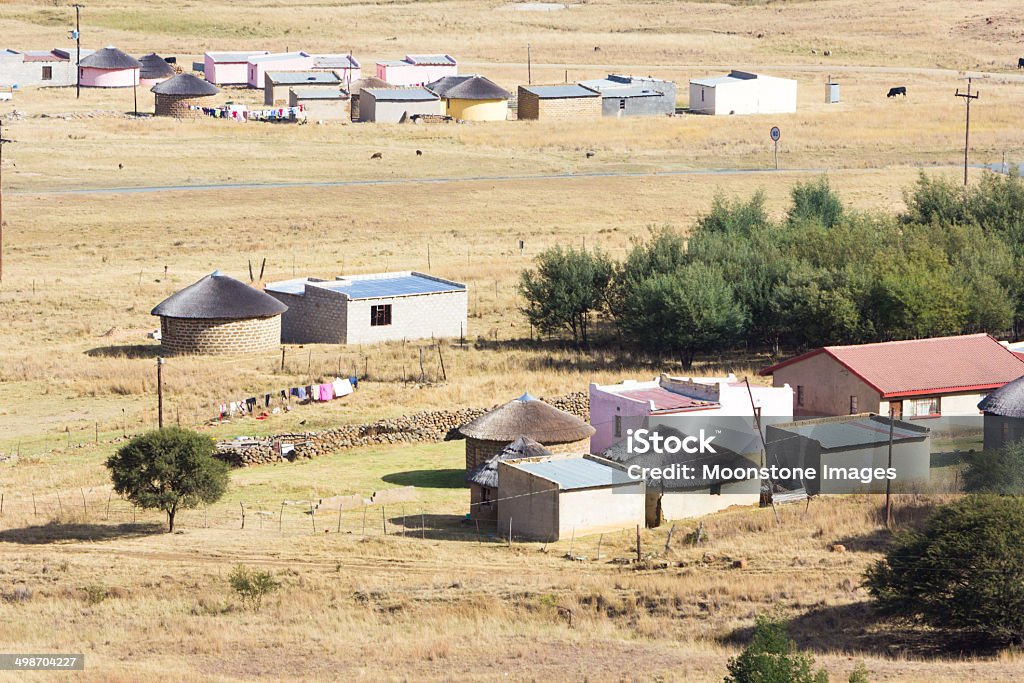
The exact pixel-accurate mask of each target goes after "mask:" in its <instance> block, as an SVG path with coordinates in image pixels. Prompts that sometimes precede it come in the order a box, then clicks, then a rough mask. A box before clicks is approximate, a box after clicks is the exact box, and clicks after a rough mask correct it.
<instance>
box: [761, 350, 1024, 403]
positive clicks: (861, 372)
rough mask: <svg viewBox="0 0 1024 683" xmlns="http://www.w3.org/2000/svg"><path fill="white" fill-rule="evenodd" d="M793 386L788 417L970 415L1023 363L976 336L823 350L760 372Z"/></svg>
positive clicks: (1021, 368) (1020, 371) (777, 383)
mask: <svg viewBox="0 0 1024 683" xmlns="http://www.w3.org/2000/svg"><path fill="white" fill-rule="evenodd" d="M761 374H762V375H771V376H772V382H773V384H774V385H775V386H777V387H778V386H783V385H786V384H788V385H789V386H791V387H793V414H794V415H796V416H817V417H827V416H834V415H850V414H857V413H864V412H868V413H878V414H880V415H888V414H890V410H891V411H892V414H893V415H894V416H895V417H897V418H909V419H919V418H930V417H939V416H951V415H954V416H956V415H959V416H965V415H978V402H979V401H981V399H982V398H984V397H985V396H986V395H987V394H988V393H989V392H991V391H994V390H995V389H998V388H999V387H1001V386H1003V385H1004V384H1006V383H1007V382H1011V381H1013V380H1015V379H1017V378H1018V377H1020V376H1021V375H1024V360H1022V359H1021V358H1020V357H1019V356H1017V355H1016V354H1014V353H1013V352H1012V351H1010V350H1009V349H1008V348H1006V347H1005V346H1004V345H1002V344H1000V343H999V342H998V341H997V340H996V339H995V338H993V337H991V336H989V335H987V334H984V333H981V334H968V335H961V336H956V337H932V338H930V339H908V340H905V341H892V342H879V343H874V344H857V345H852V346H824V347H822V348H819V349H814V350H813V351H808V352H807V353H805V354H802V355H800V356H796V357H795V358H790V359H789V360H785V361H782V362H781V363H777V364H775V365H773V366H771V367H769V368H765V369H764V370H762V371H761Z"/></svg>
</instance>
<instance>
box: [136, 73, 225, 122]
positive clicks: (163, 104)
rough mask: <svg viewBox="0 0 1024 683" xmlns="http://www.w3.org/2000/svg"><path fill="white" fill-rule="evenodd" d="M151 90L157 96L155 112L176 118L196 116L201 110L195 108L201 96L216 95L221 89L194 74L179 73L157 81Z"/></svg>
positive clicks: (158, 114)
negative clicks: (162, 80)
mask: <svg viewBox="0 0 1024 683" xmlns="http://www.w3.org/2000/svg"><path fill="white" fill-rule="evenodd" d="M150 91H151V92H152V93H153V96H154V97H155V98H156V102H155V105H154V109H153V110H154V113H155V114H156V115H157V116H173V117H174V118H176V119H187V118H196V117H198V116H200V115H201V112H200V110H198V109H194V108H193V107H195V106H197V100H198V99H199V98H201V97H209V96H210V95H216V94H217V93H219V92H220V89H219V88H218V87H217V86H215V85H214V84H213V83H208V82H206V81H204V80H203V79H201V78H198V77H196V76H193V75H192V74H178V75H177V76H175V77H174V78H168V79H167V80H166V81H164V82H162V83H157V84H156V85H154V86H153V87H152V88H150Z"/></svg>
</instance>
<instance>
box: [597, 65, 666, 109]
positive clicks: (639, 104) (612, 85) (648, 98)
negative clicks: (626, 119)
mask: <svg viewBox="0 0 1024 683" xmlns="http://www.w3.org/2000/svg"><path fill="white" fill-rule="evenodd" d="M579 84H580V85H582V86H583V87H584V88H589V89H590V90H596V91H597V92H599V93H600V94H601V113H602V114H603V115H604V116H616V117H619V116H667V115H671V114H674V113H675V111H676V84H675V83H673V82H672V81H663V80H661V79H658V78H650V77H647V78H644V77H640V76H623V75H621V74H608V77H607V78H597V79H594V80H590V81H580V83H579Z"/></svg>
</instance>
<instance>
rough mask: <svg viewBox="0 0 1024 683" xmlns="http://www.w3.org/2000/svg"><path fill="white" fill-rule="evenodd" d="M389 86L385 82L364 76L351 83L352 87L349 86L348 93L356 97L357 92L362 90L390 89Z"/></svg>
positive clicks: (374, 77)
mask: <svg viewBox="0 0 1024 683" xmlns="http://www.w3.org/2000/svg"><path fill="white" fill-rule="evenodd" d="M390 87H391V84H390V83H388V82H387V81H385V80H382V79H380V78H377V77H376V76H366V77H365V78H360V79H358V80H355V81H352V85H351V86H349V92H350V93H352V94H353V95H358V94H359V91H360V90H362V89H363V88H390Z"/></svg>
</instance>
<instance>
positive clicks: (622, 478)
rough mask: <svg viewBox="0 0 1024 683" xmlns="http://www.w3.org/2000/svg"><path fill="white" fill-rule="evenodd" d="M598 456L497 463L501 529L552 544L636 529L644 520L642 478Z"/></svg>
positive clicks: (498, 506) (501, 530)
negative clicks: (580, 537) (637, 477)
mask: <svg viewBox="0 0 1024 683" xmlns="http://www.w3.org/2000/svg"><path fill="white" fill-rule="evenodd" d="M624 469H625V468H623V467H622V466H621V465H619V464H617V463H614V462H611V461H609V460H605V459H603V458H599V457H597V456H594V455H579V456H575V457H569V458H555V459H552V458H551V457H547V456H545V457H541V458H526V459H521V460H506V461H499V462H498V505H497V511H498V526H497V528H498V531H499V533H508V534H510V535H512V536H514V537H517V538H520V539H524V540H529V541H539V542H543V543H554V542H555V541H559V540H561V539H566V538H570V537H571V538H575V537H578V536H585V535H587V534H597V533H604V532H608V531H616V530H618V529H625V528H632V527H635V526H636V525H637V524H641V523H642V522H643V519H644V504H645V496H644V492H645V489H644V482H643V480H634V479H630V478H629V477H627V476H626V473H625V471H624Z"/></svg>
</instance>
